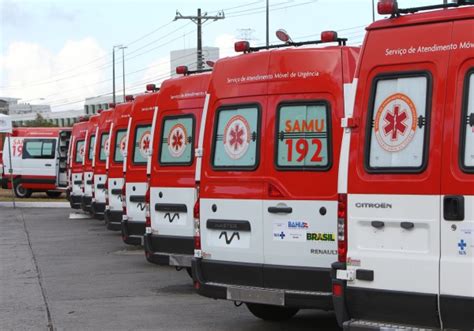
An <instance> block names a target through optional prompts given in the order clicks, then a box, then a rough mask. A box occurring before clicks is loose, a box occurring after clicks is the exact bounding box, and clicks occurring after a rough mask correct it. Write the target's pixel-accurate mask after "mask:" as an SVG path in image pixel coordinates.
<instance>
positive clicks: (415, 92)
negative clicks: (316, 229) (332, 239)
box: [333, 0, 474, 330]
mask: <svg viewBox="0 0 474 331" xmlns="http://www.w3.org/2000/svg"><path fill="white" fill-rule="evenodd" d="M464 5H468V3H467V2H465V3H464V2H461V1H458V3H449V4H436V5H432V6H427V7H418V8H408V9H399V8H398V5H397V2H396V1H388V0H384V1H380V2H379V3H378V11H379V13H380V14H386V15H389V16H390V18H388V19H384V20H381V21H378V22H375V23H373V24H372V25H370V26H369V27H368V28H367V35H366V37H365V41H364V45H363V50H362V53H361V54H362V55H361V57H360V59H359V63H358V67H357V71H356V77H357V78H356V80H355V83H354V89H355V102H354V107H347V108H346V114H345V118H344V120H343V126H344V137H343V145H342V149H341V157H340V159H341V163H340V168H339V187H338V191H339V193H340V196H339V207H338V210H339V215H338V218H339V219H338V230H339V231H338V239H339V256H338V260H339V262H336V263H334V265H333V269H334V271H333V276H334V281H333V297H334V307H335V311H336V313H337V317H338V320H339V322H340V323H341V324H343V325H344V328H345V329H346V330H413V329H416V330H419V329H423V330H426V329H430V330H433V329H435V330H440V329H444V330H452V329H460V330H473V329H474V314H473V312H474V7H472V6H470V7H469V6H464ZM426 10H429V11H426Z"/></svg>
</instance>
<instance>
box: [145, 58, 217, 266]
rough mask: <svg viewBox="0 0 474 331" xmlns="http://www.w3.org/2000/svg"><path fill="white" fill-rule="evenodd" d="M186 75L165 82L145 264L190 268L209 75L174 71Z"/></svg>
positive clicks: (156, 138) (182, 69) (153, 160)
mask: <svg viewBox="0 0 474 331" xmlns="http://www.w3.org/2000/svg"><path fill="white" fill-rule="evenodd" d="M176 71H177V73H182V74H184V75H185V76H183V77H179V78H171V79H168V80H166V81H164V82H163V83H162V84H161V88H160V93H159V97H158V104H159V112H158V115H157V119H156V125H155V133H154V135H153V139H154V141H153V146H155V148H154V149H153V154H152V157H151V175H150V182H149V192H148V193H147V195H146V197H147V199H148V201H147V214H148V215H147V219H146V221H147V224H146V235H145V243H144V246H145V254H146V257H147V260H148V261H150V262H153V263H156V264H160V265H171V266H175V267H177V268H182V267H186V268H188V271H189V272H190V270H191V260H192V257H193V255H194V238H193V237H194V219H193V208H194V204H195V202H196V197H197V194H196V189H195V179H194V178H195V162H194V149H195V148H196V147H197V138H196V137H197V136H198V134H199V126H200V123H201V113H202V108H203V105H204V99H205V96H206V91H207V87H208V85H209V79H210V76H211V75H210V74H209V73H202V74H201V73H198V72H190V71H188V69H187V68H186V67H184V66H181V67H178V68H177V69H176Z"/></svg>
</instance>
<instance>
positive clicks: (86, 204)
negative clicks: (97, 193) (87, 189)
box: [81, 195, 92, 213]
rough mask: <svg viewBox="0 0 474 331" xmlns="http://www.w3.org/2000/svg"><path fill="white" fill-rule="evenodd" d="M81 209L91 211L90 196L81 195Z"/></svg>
mask: <svg viewBox="0 0 474 331" xmlns="http://www.w3.org/2000/svg"><path fill="white" fill-rule="evenodd" d="M81 209H82V210H83V211H85V212H88V213H90V212H92V197H90V196H86V195H83V196H82V197H81Z"/></svg>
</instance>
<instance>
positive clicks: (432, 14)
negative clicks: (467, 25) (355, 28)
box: [367, 6, 474, 30]
mask: <svg viewBox="0 0 474 331" xmlns="http://www.w3.org/2000/svg"><path fill="white" fill-rule="evenodd" d="M472 15H474V7H472V6H471V7H459V8H451V9H442V10H433V11H428V12H419V13H416V14H404V15H401V16H400V17H396V18H388V19H385V20H380V21H377V22H375V23H373V24H371V25H369V26H368V27H367V30H375V29H386V28H393V27H400V26H404V25H415V24H429V23H439V22H448V21H449V22H451V21H455V20H462V19H468V18H472Z"/></svg>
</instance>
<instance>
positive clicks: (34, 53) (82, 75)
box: [0, 38, 108, 110]
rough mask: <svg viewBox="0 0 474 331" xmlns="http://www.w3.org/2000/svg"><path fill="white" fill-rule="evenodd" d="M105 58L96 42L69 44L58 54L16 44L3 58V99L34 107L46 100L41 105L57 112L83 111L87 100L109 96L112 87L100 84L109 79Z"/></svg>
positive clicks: (0, 70) (32, 46) (88, 40)
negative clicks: (106, 93) (18, 100)
mask: <svg viewBox="0 0 474 331" xmlns="http://www.w3.org/2000/svg"><path fill="white" fill-rule="evenodd" d="M105 55H106V52H105V51H104V50H103V49H102V48H101V47H100V46H99V44H98V43H97V41H95V40H94V39H93V38H85V39H82V40H70V41H67V42H66V43H65V44H64V46H63V48H62V49H61V50H60V51H59V52H58V53H56V54H54V53H52V52H51V51H49V50H48V49H46V48H44V47H42V46H40V45H39V44H35V43H28V42H13V43H11V44H10V45H9V47H8V49H7V51H6V52H5V54H4V55H2V56H0V72H2V75H3V77H2V83H1V85H2V86H3V87H2V88H0V95H2V96H10V97H17V98H22V99H23V100H24V101H31V102H32V103H35V99H39V98H44V99H45V100H44V101H42V102H41V103H44V104H51V106H52V108H53V110H66V109H78V108H81V107H82V101H83V100H84V99H85V98H86V97H90V96H93V95H98V94H102V93H104V92H108V91H107V86H108V85H107V84H108V83H107V82H103V83H100V82H101V81H104V80H106V78H107V77H106V71H107V69H108V67H107V60H108V59H107V58H106V56H105ZM98 59H99V60H98ZM104 83H105V84H104ZM77 101H81V102H77ZM36 102H38V100H36Z"/></svg>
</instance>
